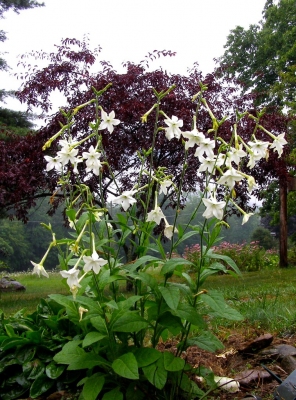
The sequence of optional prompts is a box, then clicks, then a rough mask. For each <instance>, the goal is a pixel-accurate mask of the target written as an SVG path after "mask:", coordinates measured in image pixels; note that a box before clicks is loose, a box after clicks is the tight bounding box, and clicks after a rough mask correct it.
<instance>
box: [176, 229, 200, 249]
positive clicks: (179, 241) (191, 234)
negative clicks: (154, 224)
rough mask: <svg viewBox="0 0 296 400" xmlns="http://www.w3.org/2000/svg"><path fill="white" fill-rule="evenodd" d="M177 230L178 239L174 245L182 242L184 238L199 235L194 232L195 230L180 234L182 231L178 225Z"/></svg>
mask: <svg viewBox="0 0 296 400" xmlns="http://www.w3.org/2000/svg"><path fill="white" fill-rule="evenodd" d="M178 230H179V236H180V239H178V241H177V242H176V245H179V244H180V243H182V242H184V241H185V240H187V239H189V238H191V237H192V236H195V235H199V232H196V231H189V232H186V233H185V234H183V235H181V234H180V233H182V232H180V227H178Z"/></svg>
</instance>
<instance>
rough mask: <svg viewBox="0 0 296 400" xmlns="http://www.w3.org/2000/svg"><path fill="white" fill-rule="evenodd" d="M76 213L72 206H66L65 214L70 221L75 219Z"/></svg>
mask: <svg viewBox="0 0 296 400" xmlns="http://www.w3.org/2000/svg"><path fill="white" fill-rule="evenodd" d="M76 213H77V211H76V210H74V209H73V208H68V209H67V210H66V215H67V217H68V218H69V220H70V221H73V222H74V221H75V219H76Z"/></svg>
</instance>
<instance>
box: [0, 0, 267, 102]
mask: <svg viewBox="0 0 296 400" xmlns="http://www.w3.org/2000/svg"><path fill="white" fill-rule="evenodd" d="M265 1H266V0H182V1H181V0H148V1H147V0H83V1H82V0H44V2H45V7H42V8H37V9H32V10H25V11H21V12H20V14H15V13H13V12H8V13H6V14H5V19H4V20H1V29H3V30H4V31H6V33H7V36H8V40H7V41H5V42H4V43H1V46H0V49H1V51H2V52H8V53H7V54H5V55H4V58H5V59H6V60H7V62H8V64H9V65H10V67H11V68H12V71H11V72H15V71H16V70H17V67H16V65H17V62H18V58H17V57H18V56H19V55H21V54H24V53H26V52H29V51H31V50H43V51H52V50H53V49H54V44H59V43H60V40H61V39H62V38H64V39H65V38H73V37H75V38H77V39H82V38H83V35H84V34H88V35H89V38H90V43H91V47H96V46H97V45H100V46H101V47H102V52H101V59H102V60H107V61H110V62H111V64H112V65H113V66H114V67H115V68H116V69H117V70H118V71H119V72H121V71H122V68H121V63H122V62H123V61H134V62H139V61H141V60H142V59H143V57H144V56H145V55H146V54H147V53H148V52H151V51H153V50H155V49H156V50H171V51H175V52H177V55H176V56H175V57H173V58H161V59H159V60H157V61H156V62H154V63H153V66H155V68H157V67H159V66H162V67H163V68H164V69H166V70H167V71H169V72H173V73H180V74H185V73H186V71H187V68H190V67H191V66H192V65H193V63H194V62H195V61H197V62H198V63H199V65H200V69H201V71H202V72H203V73H207V72H211V71H212V70H213V68H214V65H215V64H214V61H213V59H214V58H216V57H219V56H221V55H222V54H223V46H224V45H225V43H226V38H227V35H228V34H229V32H230V30H231V29H234V28H235V27H236V26H237V25H241V26H243V27H244V28H248V27H249V25H250V24H256V23H258V22H259V20H260V19H261V17H262V10H263V7H264V4H265ZM3 86H5V88H6V89H17V88H18V86H19V81H16V80H15V78H13V77H12V76H11V75H10V76H9V75H8V74H3V73H1V87H3ZM13 108H15V105H14V106H13Z"/></svg>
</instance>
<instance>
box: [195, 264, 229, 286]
mask: <svg viewBox="0 0 296 400" xmlns="http://www.w3.org/2000/svg"><path fill="white" fill-rule="evenodd" d="M220 271H222V272H224V273H227V268H226V267H225V266H224V265H223V264H221V263H219V262H214V263H213V264H211V265H210V266H209V267H208V268H205V269H204V270H203V271H202V272H201V274H200V283H203V282H204V281H205V280H206V279H207V277H208V276H210V275H213V274H216V273H217V272H220Z"/></svg>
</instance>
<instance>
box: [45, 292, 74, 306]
mask: <svg viewBox="0 0 296 400" xmlns="http://www.w3.org/2000/svg"><path fill="white" fill-rule="evenodd" d="M48 297H50V298H51V299H53V300H54V301H56V302H57V303H59V304H61V305H62V306H64V307H71V306H72V305H73V303H75V301H74V300H73V297H72V296H64V295H62V294H50V295H49V296H48Z"/></svg>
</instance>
